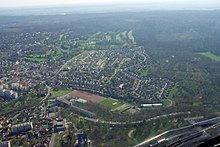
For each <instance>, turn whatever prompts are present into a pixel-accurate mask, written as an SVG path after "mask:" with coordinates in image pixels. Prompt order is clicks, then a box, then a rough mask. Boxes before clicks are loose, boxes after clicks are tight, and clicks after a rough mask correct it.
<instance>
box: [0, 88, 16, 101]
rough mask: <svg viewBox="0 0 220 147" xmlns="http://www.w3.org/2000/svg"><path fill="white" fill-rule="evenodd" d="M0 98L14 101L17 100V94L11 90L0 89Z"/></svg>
mask: <svg viewBox="0 0 220 147" xmlns="http://www.w3.org/2000/svg"><path fill="white" fill-rule="evenodd" d="M0 97H2V98H3V99H5V100H10V99H16V98H18V93H17V92H14V91H13V90H7V89H0Z"/></svg>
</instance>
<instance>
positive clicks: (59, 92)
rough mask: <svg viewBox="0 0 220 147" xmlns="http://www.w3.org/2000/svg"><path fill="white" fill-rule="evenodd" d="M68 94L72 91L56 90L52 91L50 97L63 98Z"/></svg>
mask: <svg viewBox="0 0 220 147" xmlns="http://www.w3.org/2000/svg"><path fill="white" fill-rule="evenodd" d="M70 92H72V90H69V89H60V90H57V91H53V92H52V95H51V96H52V97H59V96H63V95H66V94H69V93H70Z"/></svg>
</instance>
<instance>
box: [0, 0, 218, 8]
mask: <svg viewBox="0 0 220 147" xmlns="http://www.w3.org/2000/svg"><path fill="white" fill-rule="evenodd" d="M97 3H98V4H104V3H108V4H109V3H112V4H117V3H122V4H128V3H134V4H142V3H144V4H148V3H149V4H150V3H171V4H172V5H186V6H187V5H188V6H191V5H195V6H197V5H201V6H206V5H208V6H220V0H0V7H22V6H42V5H45V6H46V5H66V4H97Z"/></svg>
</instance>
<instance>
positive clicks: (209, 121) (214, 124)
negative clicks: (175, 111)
mask: <svg viewBox="0 0 220 147" xmlns="http://www.w3.org/2000/svg"><path fill="white" fill-rule="evenodd" d="M217 121H218V122H217ZM219 121H220V117H216V118H212V119H207V120H204V121H200V122H197V123H194V125H188V126H185V127H181V128H177V129H172V130H168V131H165V132H163V133H161V134H159V135H157V136H154V137H152V138H149V139H147V140H145V141H143V142H141V143H139V144H137V145H136V146H135V147H139V146H144V145H146V144H148V143H149V142H151V141H152V140H155V139H158V138H159V137H161V136H163V135H166V134H168V133H173V132H175V131H180V130H184V129H189V128H193V127H195V126H200V125H204V123H207V124H211V126H210V127H207V128H205V129H203V130H202V131H203V132H206V131H208V130H209V129H215V128H217V127H220V122H219Z"/></svg>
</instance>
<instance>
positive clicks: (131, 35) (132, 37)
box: [128, 31, 136, 44]
mask: <svg viewBox="0 0 220 147" xmlns="http://www.w3.org/2000/svg"><path fill="white" fill-rule="evenodd" d="M128 38H129V39H130V40H131V42H132V43H133V44H136V41H135V38H134V36H133V32H132V31H129V32H128Z"/></svg>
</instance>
